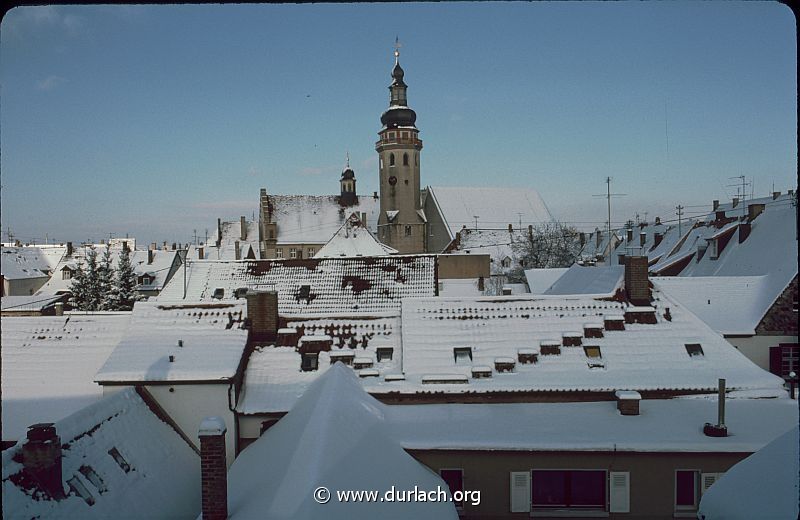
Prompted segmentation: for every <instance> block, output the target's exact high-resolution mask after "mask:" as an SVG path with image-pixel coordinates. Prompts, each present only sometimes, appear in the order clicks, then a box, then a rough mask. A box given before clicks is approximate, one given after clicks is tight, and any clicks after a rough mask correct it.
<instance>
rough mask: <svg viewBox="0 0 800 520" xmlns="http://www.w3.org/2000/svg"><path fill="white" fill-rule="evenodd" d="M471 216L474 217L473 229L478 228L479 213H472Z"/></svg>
mask: <svg viewBox="0 0 800 520" xmlns="http://www.w3.org/2000/svg"><path fill="white" fill-rule="evenodd" d="M472 218H474V219H475V231H477V230H478V219H479V218H480V216H479V215H472Z"/></svg>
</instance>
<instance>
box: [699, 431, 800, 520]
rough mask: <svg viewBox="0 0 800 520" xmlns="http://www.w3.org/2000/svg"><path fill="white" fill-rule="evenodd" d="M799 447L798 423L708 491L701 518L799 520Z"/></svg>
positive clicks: (737, 465)
mask: <svg viewBox="0 0 800 520" xmlns="http://www.w3.org/2000/svg"><path fill="white" fill-rule="evenodd" d="M796 419H797V417H795V420H796ZM726 422H727V420H726ZM756 424H759V423H756ZM798 444H800V434H798V427H797V424H796V422H795V426H794V428H792V429H791V430H789V431H787V432H786V433H784V434H783V435H781V436H780V437H778V438H777V439H775V440H773V441H772V442H770V443H769V444H767V445H766V446H764V447H763V448H762V449H760V450H759V451H757V452H756V453H754V454H752V455H750V456H749V457H747V458H746V459H744V460H743V461H741V462H739V463H738V464H736V465H735V466H733V467H732V468H731V469H729V470H728V471H727V472H725V473H724V474H723V475H722V477H721V478H720V479H719V480H717V481H716V482H715V483H714V485H713V486H711V487H710V488H709V489H708V490H707V491H706V492H704V493H703V497H702V499H701V500H700V509H699V512H698V513H699V514H698V518H703V519H705V520H750V519H751V518H775V519H778V518H798V513H800V508H798V504H800V484H798V474H799V473H800V463H798V460H800V453H798Z"/></svg>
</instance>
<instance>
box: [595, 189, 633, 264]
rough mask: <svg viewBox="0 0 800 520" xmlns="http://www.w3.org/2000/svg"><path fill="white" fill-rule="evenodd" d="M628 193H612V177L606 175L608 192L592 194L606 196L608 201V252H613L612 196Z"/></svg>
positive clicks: (622, 195)
mask: <svg viewBox="0 0 800 520" xmlns="http://www.w3.org/2000/svg"><path fill="white" fill-rule="evenodd" d="M625 195H627V194H626V193H611V177H606V194H605V195H592V197H605V198H606V201H607V203H608V254H609V255H610V254H611V197H624V196H625Z"/></svg>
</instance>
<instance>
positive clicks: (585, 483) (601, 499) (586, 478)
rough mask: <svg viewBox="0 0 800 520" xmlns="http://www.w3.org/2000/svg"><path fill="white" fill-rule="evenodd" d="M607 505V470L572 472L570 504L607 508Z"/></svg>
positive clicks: (573, 505)
mask: <svg viewBox="0 0 800 520" xmlns="http://www.w3.org/2000/svg"><path fill="white" fill-rule="evenodd" d="M605 505H606V472H605V471H572V472H570V506H572V507H602V508H605Z"/></svg>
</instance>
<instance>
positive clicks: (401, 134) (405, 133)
mask: <svg viewBox="0 0 800 520" xmlns="http://www.w3.org/2000/svg"><path fill="white" fill-rule="evenodd" d="M400 136H401V137H402V138H403V139H408V132H401V133H400Z"/></svg>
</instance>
